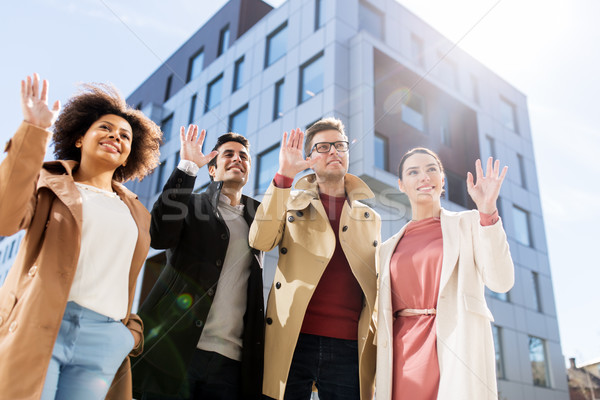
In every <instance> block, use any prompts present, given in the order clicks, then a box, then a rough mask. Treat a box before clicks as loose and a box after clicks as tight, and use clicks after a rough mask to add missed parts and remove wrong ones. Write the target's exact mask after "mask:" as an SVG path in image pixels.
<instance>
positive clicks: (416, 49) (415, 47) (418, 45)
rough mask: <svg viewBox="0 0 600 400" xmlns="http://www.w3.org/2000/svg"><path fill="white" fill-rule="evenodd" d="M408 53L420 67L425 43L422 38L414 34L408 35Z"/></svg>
mask: <svg viewBox="0 0 600 400" xmlns="http://www.w3.org/2000/svg"><path fill="white" fill-rule="evenodd" d="M410 55H411V58H412V60H413V61H414V62H415V63H416V64H417V65H418V66H420V67H422V66H423V65H424V60H425V57H424V55H425V45H424V44H423V39H421V38H420V37H418V36H417V35H415V34H412V35H410Z"/></svg>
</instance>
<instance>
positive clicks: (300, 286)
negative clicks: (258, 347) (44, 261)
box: [249, 118, 381, 400]
mask: <svg viewBox="0 0 600 400" xmlns="http://www.w3.org/2000/svg"><path fill="white" fill-rule="evenodd" d="M303 137H304V134H303V133H302V131H300V130H299V129H296V130H292V131H291V133H290V134H289V136H288V134H287V132H286V133H284V134H283V140H282V142H281V150H280V153H279V170H278V172H277V174H276V175H275V178H274V179H273V182H272V183H271V185H270V186H269V188H268V189H267V192H266V193H265V197H264V199H263V202H262V204H261V205H260V206H259V208H258V211H257V213H256V218H255V219H254V222H253V223H252V226H251V227H250V239H249V242H250V245H251V246H252V247H254V248H256V249H259V250H263V251H270V250H272V249H273V248H275V247H276V246H279V260H278V263H277V270H276V272H275V278H274V281H273V285H272V287H271V292H270V295H269V300H268V303H267V314H266V322H267V325H266V337H265V369H264V380H263V393H264V394H265V395H266V396H269V397H271V398H274V399H285V400H295V399H302V400H308V399H309V398H310V395H311V391H312V389H313V385H314V387H315V388H316V389H317V390H318V392H319V398H320V399H321V400H328V399H347V400H353V399H356V400H358V399H361V400H367V399H369V400H370V399H372V397H373V379H374V376H375V346H374V344H373V324H372V315H373V307H374V305H375V296H376V281H377V273H376V270H375V258H376V254H377V249H378V246H379V242H380V226H381V220H380V218H379V215H377V214H376V213H375V212H374V211H373V210H372V209H371V208H369V207H368V206H366V205H365V204H363V203H360V202H359V200H363V199H367V198H371V197H373V196H374V195H373V192H371V190H370V189H369V188H368V186H367V185H366V184H365V183H364V182H363V181H361V180H360V179H359V178H358V177H356V176H353V175H350V174H348V161H349V160H348V158H349V154H348V138H347V136H346V135H345V133H344V126H343V124H342V122H341V121H340V120H338V119H335V118H326V119H322V120H320V121H318V122H316V123H315V124H314V125H312V126H311V127H310V128H308V130H307V132H306V142H304V153H305V154H306V158H304V157H303V155H302V144H303ZM307 168H312V170H313V171H314V174H310V175H306V176H304V177H302V178H300V179H299V180H298V182H297V183H296V185H295V189H297V190H296V191H292V190H291V186H292V182H293V180H294V177H295V176H296V175H297V174H298V173H300V172H302V171H304V170H305V169H307Z"/></svg>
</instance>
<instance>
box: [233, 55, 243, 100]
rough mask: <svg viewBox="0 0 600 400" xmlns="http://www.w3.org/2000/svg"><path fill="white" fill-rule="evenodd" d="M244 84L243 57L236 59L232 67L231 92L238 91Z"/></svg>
mask: <svg viewBox="0 0 600 400" xmlns="http://www.w3.org/2000/svg"><path fill="white" fill-rule="evenodd" d="M243 83H244V56H241V57H240V58H238V60H237V61H236V62H235V65H234V66H233V89H232V92H235V91H236V90H238V89H239V88H240V87H241V86H242V84H243Z"/></svg>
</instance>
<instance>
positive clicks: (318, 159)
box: [308, 129, 349, 180]
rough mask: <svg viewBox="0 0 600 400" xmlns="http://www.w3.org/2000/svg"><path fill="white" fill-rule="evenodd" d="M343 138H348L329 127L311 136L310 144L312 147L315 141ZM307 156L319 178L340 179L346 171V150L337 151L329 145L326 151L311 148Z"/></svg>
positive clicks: (339, 139)
mask: <svg viewBox="0 0 600 400" xmlns="http://www.w3.org/2000/svg"><path fill="white" fill-rule="evenodd" d="M344 140H348V138H347V137H345V136H344V135H342V134H341V133H340V132H338V131H336V130H335V129H330V130H326V131H321V132H319V133H317V134H316V135H315V136H313V139H312V142H311V144H310V146H311V148H313V146H314V145H315V143H319V142H337V141H344ZM308 158H310V159H311V160H312V169H313V171H315V174H316V175H317V177H318V178H319V179H323V180H341V179H343V178H344V176H345V175H346V173H347V172H348V158H349V157H348V152H347V151H337V150H336V149H335V147H334V146H331V148H330V149H329V152H328V153H317V151H316V150H314V149H313V151H312V152H311V153H310V154H309V155H308Z"/></svg>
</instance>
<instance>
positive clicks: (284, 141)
mask: <svg viewBox="0 0 600 400" xmlns="http://www.w3.org/2000/svg"><path fill="white" fill-rule="evenodd" d="M287 143H288V133H287V132H283V137H282V138H281V148H282V149H283V148H285V147H287Z"/></svg>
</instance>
